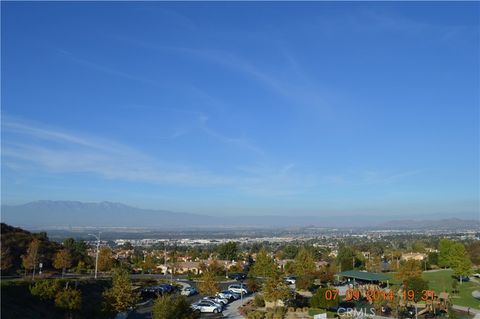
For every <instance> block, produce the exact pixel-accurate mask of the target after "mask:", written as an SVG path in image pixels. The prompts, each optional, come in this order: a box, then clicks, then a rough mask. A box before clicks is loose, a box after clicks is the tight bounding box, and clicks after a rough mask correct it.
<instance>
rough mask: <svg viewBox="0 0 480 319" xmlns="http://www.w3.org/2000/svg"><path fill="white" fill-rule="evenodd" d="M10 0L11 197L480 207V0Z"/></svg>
mask: <svg viewBox="0 0 480 319" xmlns="http://www.w3.org/2000/svg"><path fill="white" fill-rule="evenodd" d="M1 5H2V21H1V24H2V40H1V41H2V118H1V133H2V147H1V148H2V152H1V153H2V154H1V170H2V178H1V184H2V194H1V200H2V204H9V205H17V204H21V203H27V202H31V201H36V200H40V199H48V200H77V201H81V202H101V201H109V202H119V203H123V204H125V205H129V206H134V207H139V208H145V209H159V210H168V211H174V212H188V213H194V214H203V215H212V216H218V217H221V216H224V215H226V216H238V215H258V216H260V215H281V216H295V215H296V214H300V215H303V216H307V215H309V214H320V215H321V214H325V216H326V215H327V214H328V212H333V213H334V214H337V215H338V216H345V215H348V214H349V213H350V214H371V215H375V214H383V215H385V217H386V218H388V217H394V216H397V215H406V216H408V215H409V214H419V215H421V216H423V215H425V216H427V215H432V214H443V213H445V214H453V215H455V214H463V213H465V212H469V213H471V214H480V208H479V207H480V199H479V196H480V195H479V194H480V183H479V176H480V169H479V165H480V164H479V163H480V156H479V154H480V153H479V151H480V139H479V133H480V132H479V128H480V126H479V118H480V117H479V115H480V114H479V90H478V88H479V87H480V81H479V70H480V68H479V60H478V56H479V55H480V46H479V40H478V39H479V26H480V24H479V15H480V14H479V12H480V11H479V10H478V8H479V3H477V2H473V3H450V2H441V3H428V4H427V5H420V4H418V3H412V2H408V3H382V2H377V3H366V2H362V3H349V2H339V3H326V2H312V3H301V4H294V3H287V2H280V3H273V2H265V3H251V2H247V3H218V2H216V3H206V2H203V3H188V4H187V3H173V2H148V3H135V2H120V3H110V2H107V3H96V2H75V3H62V2H42V3H39V4H34V3H27V2H3V3H2V4H1ZM133 22H135V23H133ZM5 30H8V32H6V31H5ZM472 66H473V67H472Z"/></svg>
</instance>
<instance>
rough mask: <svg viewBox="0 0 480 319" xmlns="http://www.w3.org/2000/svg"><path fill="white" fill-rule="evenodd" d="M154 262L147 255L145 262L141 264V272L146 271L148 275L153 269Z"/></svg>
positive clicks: (150, 256)
mask: <svg viewBox="0 0 480 319" xmlns="http://www.w3.org/2000/svg"><path fill="white" fill-rule="evenodd" d="M155 267H156V266H155V261H154V260H153V257H152V255H150V254H148V255H147V256H145V261H144V262H143V267H142V268H143V270H146V271H148V272H149V273H150V272H152V270H154V269H155Z"/></svg>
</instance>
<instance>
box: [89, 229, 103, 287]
mask: <svg viewBox="0 0 480 319" xmlns="http://www.w3.org/2000/svg"><path fill="white" fill-rule="evenodd" d="M88 235H89V236H93V237H95V238H96V239H97V253H96V255H95V279H97V273H98V253H99V251H100V232H98V236H97V235H94V234H88Z"/></svg>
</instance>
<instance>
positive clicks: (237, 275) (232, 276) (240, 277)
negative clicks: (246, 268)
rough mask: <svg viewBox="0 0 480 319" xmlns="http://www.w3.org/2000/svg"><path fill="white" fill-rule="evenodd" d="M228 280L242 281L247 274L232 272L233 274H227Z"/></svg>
mask: <svg viewBox="0 0 480 319" xmlns="http://www.w3.org/2000/svg"><path fill="white" fill-rule="evenodd" d="M228 278H230V279H235V280H237V281H242V280H245V279H246V278H247V274H244V273H243V272H234V273H231V274H228Z"/></svg>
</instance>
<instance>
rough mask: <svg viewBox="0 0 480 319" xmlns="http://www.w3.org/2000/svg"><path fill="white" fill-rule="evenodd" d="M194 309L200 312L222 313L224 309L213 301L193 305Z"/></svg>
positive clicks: (203, 301)
mask: <svg viewBox="0 0 480 319" xmlns="http://www.w3.org/2000/svg"><path fill="white" fill-rule="evenodd" d="M191 307H192V309H193V310H195V311H199V312H212V313H220V312H222V311H223V307H222V306H221V305H219V304H217V303H215V302H213V301H211V300H200V301H197V302H195V303H193V304H192V305H191Z"/></svg>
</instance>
